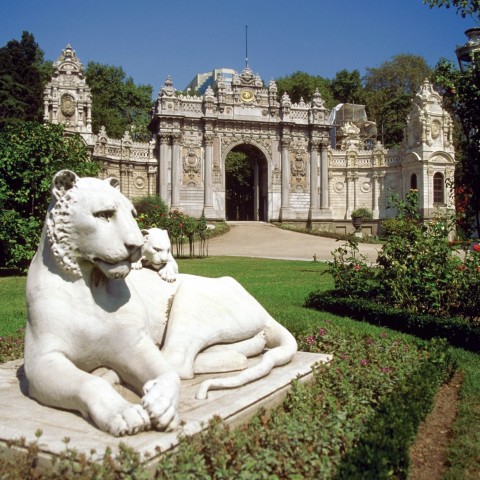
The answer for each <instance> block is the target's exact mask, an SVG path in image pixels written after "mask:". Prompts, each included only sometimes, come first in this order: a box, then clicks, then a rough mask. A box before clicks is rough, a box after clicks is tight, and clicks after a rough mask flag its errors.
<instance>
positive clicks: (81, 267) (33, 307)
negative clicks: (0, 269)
mask: <svg viewBox="0 0 480 480" xmlns="http://www.w3.org/2000/svg"><path fill="white" fill-rule="evenodd" d="M116 187H118V182H116V181H114V180H112V179H107V180H100V179H96V178H78V177H77V175H76V174H75V173H73V172H71V171H68V170H62V171H60V172H58V173H57V174H56V175H55V177H54V179H53V186H52V200H51V203H50V205H49V207H48V211H47V216H46V222H45V225H44V229H43V232H42V237H41V241H40V245H39V247H38V251H37V253H36V255H35V257H34V258H33V260H32V263H31V266H30V269H29V272H28V278H27V311H28V322H27V328H26V334H25V372H26V375H27V379H28V384H29V394H30V396H32V397H33V398H35V399H36V400H37V401H39V402H40V403H42V404H45V405H48V406H52V407H58V408H62V409H70V410H75V411H78V412H81V413H82V415H83V416H85V417H89V418H90V419H91V420H92V421H93V422H94V423H95V424H96V425H97V426H98V428H100V429H101V430H104V431H106V432H109V433H111V434H113V435H117V436H118V435H125V434H134V433H137V432H140V431H143V430H147V429H150V428H155V429H157V430H173V429H175V428H176V427H177V426H178V424H179V418H178V413H177V408H178V400H179V394H180V379H181V378H192V377H193V376H194V374H195V373H197V372H198V373H200V372H220V371H233V370H241V369H243V370H241V371H239V372H235V373H232V374H231V375H230V376H226V377H222V378H212V379H209V380H206V381H204V382H202V383H201V384H200V387H199V389H198V391H197V395H196V396H197V398H199V399H205V398H207V394H208V390H209V389H222V388H232V387H238V386H241V385H244V384H246V383H248V382H251V381H254V380H256V379H258V378H261V377H263V376H265V375H268V373H269V372H270V371H271V369H272V368H273V367H275V366H278V365H283V364H286V363H288V362H289V361H290V360H291V359H292V357H293V356H294V355H295V353H296V350H297V344H296V341H295V339H294V337H293V336H292V335H291V334H290V333H289V332H288V330H286V329H285V328H284V327H282V326H281V325H280V324H279V323H277V322H276V321H275V320H274V319H273V318H272V317H271V316H270V315H269V314H268V313H267V312H266V311H265V309H264V308H263V307H262V306H261V305H260V304H259V303H258V302H257V301H256V300H255V299H254V298H253V297H252V296H251V295H249V294H248V293H247V292H246V290H245V289H244V288H243V287H241V286H240V285H239V284H238V283H237V282H236V281H235V280H233V279H231V278H229V277H224V278H218V279H211V278H204V277H198V276H192V275H183V274H179V275H178V277H177V280H176V281H175V282H173V283H168V282H165V281H163V280H162V279H160V278H159V275H158V273H157V272H156V271H154V270H151V269H149V268H143V269H141V270H132V269H131V266H132V263H135V262H137V261H138V260H139V259H140V256H141V248H142V245H143V243H144V238H143V236H142V233H141V231H140V229H139V228H138V225H137V223H136V221H135V218H134V214H135V212H134V208H133V206H132V204H131V203H130V201H129V200H128V199H127V198H126V197H124V196H123V195H122V194H121V193H120V191H119V190H118V188H116ZM259 354H262V356H261V359H260V361H259V362H258V363H257V364H256V365H254V366H253V367H248V368H246V357H248V356H253V355H259ZM99 367H105V368H107V369H109V371H110V372H111V373H112V376H113V377H115V378H116V379H120V380H121V381H123V382H124V383H126V384H128V385H129V386H130V387H131V388H133V389H134V390H136V391H137V392H138V394H139V395H140V397H141V403H140V404H132V403H129V402H128V401H127V400H125V399H124V398H123V397H122V396H121V395H120V394H119V393H118V392H117V390H115V388H114V386H113V385H112V382H111V381H108V379H107V377H108V376H107V377H102V376H99V375H95V374H93V373H92V372H94V371H95V370H96V369H98V368H99Z"/></svg>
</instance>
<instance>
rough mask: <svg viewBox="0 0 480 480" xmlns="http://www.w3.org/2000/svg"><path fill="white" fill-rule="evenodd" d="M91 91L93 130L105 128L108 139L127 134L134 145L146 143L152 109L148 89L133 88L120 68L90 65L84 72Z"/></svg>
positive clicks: (150, 87)
mask: <svg viewBox="0 0 480 480" xmlns="http://www.w3.org/2000/svg"><path fill="white" fill-rule="evenodd" d="M85 76H86V80H87V83H88V86H89V87H90V88H91V91H92V128H93V131H94V133H98V132H99V130H100V128H101V127H102V125H103V126H105V128H106V130H107V133H108V135H109V136H111V137H114V138H121V137H123V135H124V133H125V131H126V130H129V131H130V135H131V136H132V139H133V140H135V141H148V140H149V139H150V137H151V134H150V132H149V131H148V129H147V126H148V123H149V122H150V112H151V108H152V104H153V102H152V91H153V88H152V86H151V85H135V83H134V81H133V79H132V78H131V77H127V76H126V74H125V72H124V71H123V69H122V67H114V66H110V65H101V64H99V63H95V62H89V63H88V65H87V68H86V71H85Z"/></svg>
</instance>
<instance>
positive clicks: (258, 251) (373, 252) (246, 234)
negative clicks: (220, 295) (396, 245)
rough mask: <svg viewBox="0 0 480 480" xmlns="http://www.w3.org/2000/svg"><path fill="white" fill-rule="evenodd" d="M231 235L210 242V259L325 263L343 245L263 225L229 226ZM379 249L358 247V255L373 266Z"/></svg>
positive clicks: (254, 223) (364, 246)
mask: <svg viewBox="0 0 480 480" xmlns="http://www.w3.org/2000/svg"><path fill="white" fill-rule="evenodd" d="M228 225H229V226H230V231H229V232H228V233H226V234H225V235H221V236H219V237H215V238H212V239H211V240H210V241H209V244H208V254H209V256H236V257H260V258H280V259H288V260H307V261H313V256H314V255H316V258H317V260H319V261H326V260H331V259H332V251H333V250H335V249H336V248H338V247H339V246H340V245H342V243H343V242H342V241H338V242H337V241H336V240H334V239H332V238H325V237H317V236H315V235H307V234H303V233H297V232H291V231H288V230H283V229H281V228H279V227H276V226H274V225H272V224H270V223H263V222H228ZM380 248H381V245H379V244H375V245H374V244H368V243H360V244H359V250H360V253H362V254H363V255H365V256H366V257H367V259H368V261H370V262H372V263H374V262H375V261H376V258H377V254H378V251H379V250H380Z"/></svg>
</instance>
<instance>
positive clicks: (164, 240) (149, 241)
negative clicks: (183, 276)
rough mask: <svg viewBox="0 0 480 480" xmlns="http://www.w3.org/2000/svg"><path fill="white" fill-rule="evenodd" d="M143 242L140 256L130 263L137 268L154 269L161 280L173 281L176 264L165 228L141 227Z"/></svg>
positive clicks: (176, 271)
mask: <svg viewBox="0 0 480 480" xmlns="http://www.w3.org/2000/svg"><path fill="white" fill-rule="evenodd" d="M142 234H143V236H144V238H145V243H144V244H143V246H142V258H141V259H140V260H139V261H138V262H136V263H134V264H132V268H134V269H135V270H139V269H141V268H143V267H149V268H152V269H153V270H156V271H157V272H158V274H159V275H160V278H161V279H162V280H165V281H166V282H174V281H175V280H176V279H177V275H178V264H177V262H176V261H175V259H174V258H173V255H172V252H171V250H172V244H171V243H170V238H169V236H168V232H167V231H166V230H162V229H161V228H150V229H148V230H147V229H143V230H142Z"/></svg>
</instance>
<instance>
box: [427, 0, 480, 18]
mask: <svg viewBox="0 0 480 480" xmlns="http://www.w3.org/2000/svg"><path fill="white" fill-rule="evenodd" d="M423 3H425V4H427V5H428V6H429V7H430V8H435V7H445V8H451V7H453V8H456V10H457V12H456V13H457V14H460V15H461V16H462V17H463V18H465V17H479V16H480V0H423Z"/></svg>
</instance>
